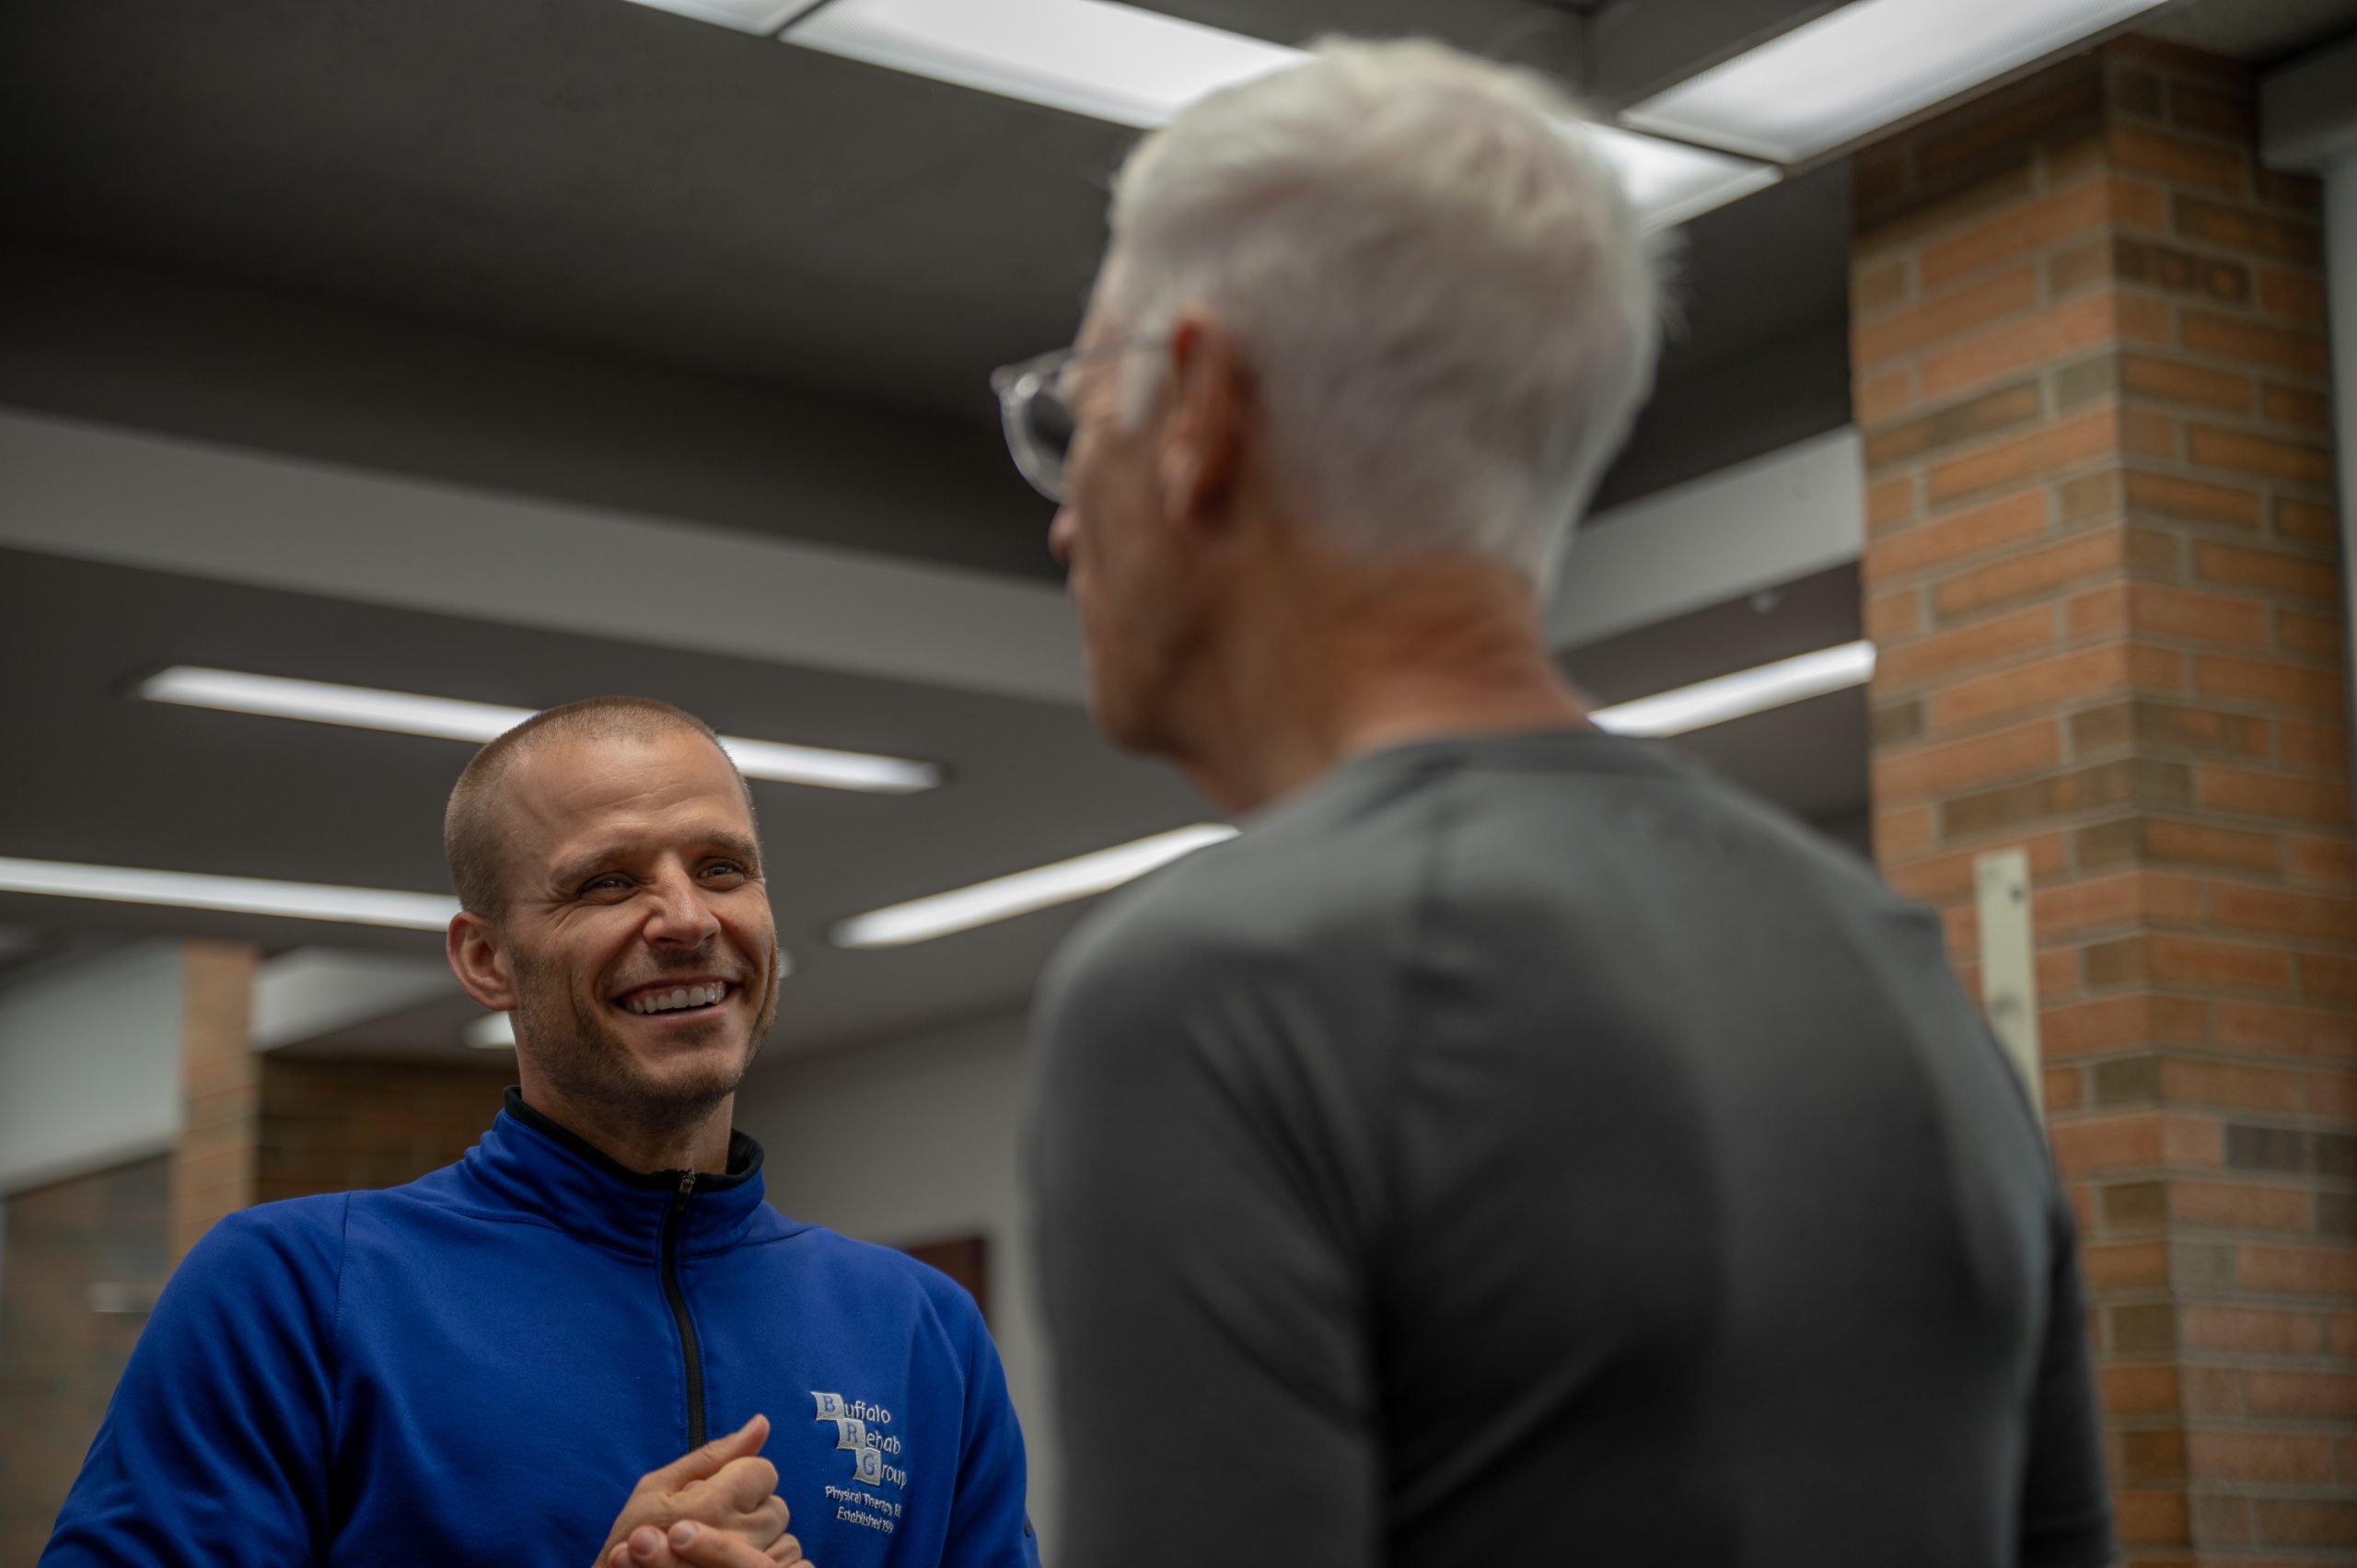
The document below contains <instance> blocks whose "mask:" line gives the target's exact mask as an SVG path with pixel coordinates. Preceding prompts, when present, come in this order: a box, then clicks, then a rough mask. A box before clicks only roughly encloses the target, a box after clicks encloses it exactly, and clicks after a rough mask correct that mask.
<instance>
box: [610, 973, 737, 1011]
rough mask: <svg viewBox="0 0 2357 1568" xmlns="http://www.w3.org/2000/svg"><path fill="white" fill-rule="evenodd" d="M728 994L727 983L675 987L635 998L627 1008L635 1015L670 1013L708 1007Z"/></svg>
mask: <svg viewBox="0 0 2357 1568" xmlns="http://www.w3.org/2000/svg"><path fill="white" fill-rule="evenodd" d="M727 994H728V986H727V983H726V981H723V982H721V983H719V984H715V985H683V986H675V987H674V988H672V989H671V990H669V991H654V992H648V993H646V994H644V995H642V996H633V997H632V998H631V999H630V1001H629V1002H628V1003H626V1004H625V1005H626V1006H628V1007H629V1008H630V1010H631V1011H632V1012H633V1013H638V1014H642V1015H644V1014H647V1013H669V1012H673V1011H676V1010H677V1009H679V1008H681V1007H707V1006H710V1005H712V1004H714V1003H715V1002H718V1001H719V1000H721V999H722V998H723V997H725V996H726V995H727Z"/></svg>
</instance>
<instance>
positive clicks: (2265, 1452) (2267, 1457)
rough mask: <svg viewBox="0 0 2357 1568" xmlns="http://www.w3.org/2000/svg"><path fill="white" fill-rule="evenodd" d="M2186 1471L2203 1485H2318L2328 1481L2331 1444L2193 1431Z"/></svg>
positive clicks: (2321, 1439)
mask: <svg viewBox="0 0 2357 1568" xmlns="http://www.w3.org/2000/svg"><path fill="white" fill-rule="evenodd" d="M2186 1469H2187V1470H2188V1471H2189V1473H2190V1474H2191V1475H2192V1476H2194V1477H2195V1478H2196V1479H2199V1480H2204V1481H2279V1482H2298V1483H2305V1484H2320V1483H2324V1482H2328V1481H2331V1480H2332V1439H2331V1438H2330V1437H2328V1436H2325V1435H2323V1434H2299V1435H2293V1434H2282V1433H2268V1432H2229V1431H2200V1430H2196V1431H2193V1432H2189V1433H2188V1434H2186Z"/></svg>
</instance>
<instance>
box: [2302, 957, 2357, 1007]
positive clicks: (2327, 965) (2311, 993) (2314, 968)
mask: <svg viewBox="0 0 2357 1568" xmlns="http://www.w3.org/2000/svg"><path fill="white" fill-rule="evenodd" d="M2300 994H2301V995H2303V996H2305V997H2307V998H2308V999H2309V1000H2310V1001H2314V1002H2357V958H2345V957H2343V956H2342V955H2340V954H2339V953H2303V954H2301V955H2300Z"/></svg>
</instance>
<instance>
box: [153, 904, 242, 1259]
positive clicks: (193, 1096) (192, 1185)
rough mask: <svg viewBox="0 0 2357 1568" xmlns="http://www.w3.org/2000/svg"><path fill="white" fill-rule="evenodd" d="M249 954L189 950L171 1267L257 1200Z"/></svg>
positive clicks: (205, 946)
mask: <svg viewBox="0 0 2357 1568" xmlns="http://www.w3.org/2000/svg"><path fill="white" fill-rule="evenodd" d="M258 961H259V955H258V954H257V953H256V952H255V951H254V949H252V948H251V947H236V946H231V945H229V944H226V943H219V942H192V943H190V944H189V945H188V958H187V962H188V992H187V1000H186V1003H185V1005H184V1007H183V1016H182V1021H181V1026H180V1103H181V1109H182V1117H183V1121H182V1123H181V1131H180V1143H179V1144H178V1145H177V1146H176V1147H175V1148H174V1149H173V1151H172V1231H171V1236H172V1261H173V1262H174V1263H178V1262H179V1261H180V1259H182V1258H184V1257H186V1256H187V1255H188V1249H190V1248H192V1247H193V1246H195V1245H196V1244H197V1242H198V1241H199V1240H201V1239H203V1236H204V1233H205V1232H206V1231H208V1230H210V1229H212V1228H213V1222H214V1221H215V1220H217V1219H219V1218H220V1217H221V1216H222V1215H224V1214H228V1213H230V1212H231V1211H232V1210H236V1209H242V1208H244V1207H246V1206H247V1205H248V1204H249V1203H251V1202H253V1201H254V1139H255V1133H256V1130H257V1128H258V1127H259V1125H260V1121H261V1058H260V1057H259V1056H258V1055H256V1054H255V1052H254V1050H253V1045H252V1040H251V1029H250V1018H251V1016H252V1012H253V990H254V966H255V964H256V963H257V962H258Z"/></svg>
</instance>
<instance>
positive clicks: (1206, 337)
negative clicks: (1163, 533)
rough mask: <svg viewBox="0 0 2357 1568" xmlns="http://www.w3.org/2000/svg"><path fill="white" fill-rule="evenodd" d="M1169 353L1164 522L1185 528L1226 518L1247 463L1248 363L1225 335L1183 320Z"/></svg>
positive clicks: (1204, 322) (1204, 323)
mask: <svg viewBox="0 0 2357 1568" xmlns="http://www.w3.org/2000/svg"><path fill="white" fill-rule="evenodd" d="M1169 353H1170V366H1169V368H1168V370H1167V372H1166V375H1167V379H1168V382H1169V388H1170V418H1169V424H1167V427H1166V434H1165V436H1164V439H1163V443H1162V505H1163V515H1164V516H1165V517H1170V518H1172V519H1174V520H1178V521H1182V522H1194V521H1198V520H1201V519H1205V518H1211V517H1218V516H1220V515H1221V514H1222V513H1224V512H1225V510H1226V503H1227V499H1228V493H1229V492H1230V491H1231V490H1232V489H1234V488H1235V485H1236V482H1237V473H1238V470H1240V469H1241V468H1242V466H1243V461H1244V442H1245V439H1246V436H1247V432H1246V430H1245V419H1246V415H1247V412H1248V407H1249V404H1250V401H1251V400H1250V392H1249V388H1248V386H1247V380H1246V378H1247V372H1246V369H1245V366H1244V360H1243V356H1242V355H1241V354H1239V353H1238V352H1237V343H1236V339H1235V337H1234V335H1233V334H1231V333H1230V332H1229V331H1228V330H1227V329H1226V328H1225V327H1224V326H1222V325H1221V324H1220V323H1219V322H1218V321H1216V320H1213V319H1210V318H1208V317H1204V316H1197V315H1186V316H1181V317H1180V318H1179V321H1178V324H1177V325H1176V326H1175V327H1173V328H1172V329H1171V333H1170V350H1169Z"/></svg>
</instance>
